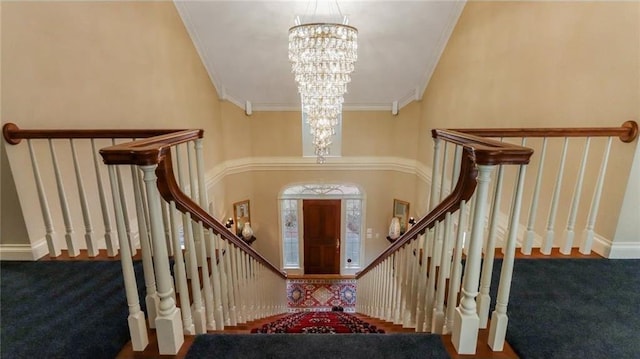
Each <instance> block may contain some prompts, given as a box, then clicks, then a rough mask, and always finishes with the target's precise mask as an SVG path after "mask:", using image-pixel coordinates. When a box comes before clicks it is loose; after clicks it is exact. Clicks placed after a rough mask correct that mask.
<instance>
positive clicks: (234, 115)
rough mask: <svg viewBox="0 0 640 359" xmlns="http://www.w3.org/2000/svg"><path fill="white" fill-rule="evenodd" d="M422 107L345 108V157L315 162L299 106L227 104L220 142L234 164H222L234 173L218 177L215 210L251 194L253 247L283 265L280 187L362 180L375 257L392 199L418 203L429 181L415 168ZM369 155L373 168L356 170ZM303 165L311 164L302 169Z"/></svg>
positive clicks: (220, 213)
mask: <svg viewBox="0 0 640 359" xmlns="http://www.w3.org/2000/svg"><path fill="white" fill-rule="evenodd" d="M420 111H421V109H420V105H419V104H418V103H411V104H409V105H408V106H406V107H404V108H403V109H402V110H401V111H400V113H399V115H398V116H392V115H391V112H390V111H346V112H344V114H343V125H342V126H343V137H342V156H343V157H342V158H340V159H332V158H329V159H328V160H327V163H326V164H324V165H316V164H314V163H309V160H305V159H303V158H302V157H301V154H302V140H301V135H300V134H301V126H302V124H301V117H300V116H301V115H300V112H299V111H284V112H280V111H274V112H262V111H254V112H253V114H252V115H251V116H246V115H245V113H244V110H242V109H240V108H238V107H237V106H235V105H233V104H230V103H228V102H223V103H222V114H223V118H224V121H223V127H224V132H223V133H224V134H225V137H224V138H223V139H222V141H223V143H224V147H225V149H224V151H225V154H226V159H227V162H226V165H228V166H229V167H228V168H226V167H225V169H223V171H225V173H227V174H228V175H226V176H225V177H224V179H223V180H221V181H220V183H221V184H222V185H223V186H224V191H223V192H224V202H225V203H224V208H223V209H218V210H217V212H216V216H217V217H218V218H226V217H229V216H231V214H232V205H233V203H234V202H238V201H242V200H245V199H249V200H250V201H251V222H252V227H253V229H254V231H255V233H256V237H257V238H258V240H257V241H256V242H255V243H254V247H255V248H256V249H257V250H258V251H259V252H260V253H262V254H264V255H265V256H266V257H267V258H268V259H269V260H270V261H272V262H273V263H274V264H275V265H280V234H279V214H278V196H279V194H280V193H281V191H282V190H283V189H284V188H285V187H286V186H288V185H292V184H298V183H352V184H356V185H358V186H360V187H361V188H363V190H364V191H365V193H366V198H367V201H366V208H365V212H366V219H365V227H366V228H371V229H372V232H373V234H374V236H373V237H374V238H371V239H366V240H365V257H366V258H367V260H370V259H373V258H374V257H375V256H376V255H378V254H379V253H380V252H381V251H383V250H384V249H385V248H386V246H388V244H389V243H388V242H387V240H386V236H387V232H388V226H389V221H390V219H391V216H392V207H393V199H394V198H398V199H402V200H406V201H409V202H410V203H412V204H413V203H414V201H416V200H417V198H416V189H417V187H418V185H417V183H418V182H420V183H424V182H423V181H419V179H418V176H417V175H416V174H415V168H413V167H415V161H414V159H415V156H416V151H417V147H418V142H417V138H418V131H417V127H418V126H419V120H420ZM226 134H230V135H229V136H227V135H226ZM429 141H430V140H429ZM367 161H368V162H370V164H371V165H370V166H369V168H368V169H362V170H357V167H359V166H360V165H362V163H363V162H367ZM389 161H391V162H403V161H404V162H405V163H408V164H409V165H410V166H411V167H412V168H411V169H410V170H407V169H406V168H402V169H398V168H395V167H394V166H393V164H391V165H390V163H389ZM262 164H268V166H269V170H260V168H261V167H260V166H261V165H262ZM301 166H310V167H305V168H307V169H306V170H303V169H301ZM403 171H404V172H403ZM210 193H211V191H210ZM219 199H220V198H218V200H219ZM218 203H219V202H218ZM418 208H420V207H419V206H416V207H415V208H414V207H411V208H410V209H411V213H412V215H416V213H420V212H418V211H417V210H418ZM375 234H378V235H377V236H376V235H375ZM365 262H366V261H365Z"/></svg>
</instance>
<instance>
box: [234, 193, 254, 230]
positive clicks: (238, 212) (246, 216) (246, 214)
mask: <svg viewBox="0 0 640 359" xmlns="http://www.w3.org/2000/svg"><path fill="white" fill-rule="evenodd" d="M233 217H234V222H235V225H236V234H237V235H238V236H242V228H243V227H244V224H245V223H247V222H251V212H250V211H249V200H245V201H240V202H236V203H234V204H233Z"/></svg>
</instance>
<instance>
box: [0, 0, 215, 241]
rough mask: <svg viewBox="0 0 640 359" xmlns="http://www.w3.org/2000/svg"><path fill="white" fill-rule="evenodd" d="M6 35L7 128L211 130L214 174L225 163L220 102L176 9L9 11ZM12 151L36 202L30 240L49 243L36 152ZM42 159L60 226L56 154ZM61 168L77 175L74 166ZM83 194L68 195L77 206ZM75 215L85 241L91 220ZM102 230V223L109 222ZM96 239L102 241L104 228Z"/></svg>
mask: <svg viewBox="0 0 640 359" xmlns="http://www.w3.org/2000/svg"><path fill="white" fill-rule="evenodd" d="M1 27H2V74H3V76H2V88H3V89H4V91H3V92H2V103H1V105H2V112H1V115H2V121H3V122H15V123H17V124H19V126H20V127H22V128H202V129H204V130H205V142H204V143H205V151H206V154H207V155H206V158H207V159H208V162H207V163H208V165H207V168H211V167H213V165H214V164H216V163H218V162H220V161H221V160H222V159H223V154H222V153H221V150H222V144H221V141H220V139H221V138H222V136H221V121H220V111H221V110H220V102H219V100H218V96H217V94H216V91H215V88H214V87H213V85H212V84H211V81H210V80H209V77H208V75H207V72H206V70H205V69H204V67H203V65H202V62H201V60H200V57H199V56H198V53H197V52H196V50H195V48H194V46H193V43H192V42H191V39H190V38H189V35H188V33H187V31H186V30H185V28H184V25H183V23H182V20H181V19H180V17H179V15H178V13H177V11H176V9H175V7H174V4H173V3H172V2H168V1H162V2H133V1H131V2H59V1H52V2H3V8H2V24H1ZM59 146H60V148H62V147H64V144H60V145H59ZM66 146H67V147H68V144H67V145H66ZM44 147H45V146H44V144H43V145H42V146H36V150H37V151H38V150H39V149H44ZM7 152H9V155H10V156H9V158H10V160H11V167H12V168H13V173H14V176H15V177H16V183H17V185H18V186H19V192H20V193H27V194H30V195H31V196H28V197H29V198H21V203H22V211H23V213H24V216H25V218H35V219H34V220H32V221H29V223H28V225H29V233H30V236H31V238H43V236H44V233H45V232H44V228H43V225H42V223H41V219H40V218H41V215H40V209H39V205H38V199H37V197H36V195H35V193H36V191H35V187H34V184H33V182H34V181H33V178H32V174H31V170H30V166H29V165H28V163H29V162H28V155H27V154H26V146H25V145H24V144H22V145H21V146H10V148H7ZM61 152H62V151H61ZM38 156H39V161H40V163H41V165H42V166H43V169H42V172H43V177H44V179H45V181H46V186H47V188H48V189H49V191H48V192H49V193H48V195H49V197H50V199H49V204H50V207H51V209H52V212H53V215H54V217H58V218H56V219H59V216H60V215H59V212H60V211H59V205H58V199H57V194H56V193H55V182H54V181H53V180H52V177H53V176H52V175H51V172H50V171H47V172H45V170H49V168H47V166H46V164H45V163H46V162H48V158H47V152H44V151H42V152H39V153H38ZM61 156H64V155H62V154H61ZM61 162H64V166H66V167H64V170H65V171H66V173H69V174H70V173H73V172H71V169H70V168H69V163H70V161H69V160H68V158H64V157H63V158H62V161H61ZM89 163H90V162H89ZM25 164H27V165H26V166H25ZM89 168H90V167H89ZM94 181H95V180H94ZM106 183H108V182H106ZM3 185H4V182H3ZM74 192H76V191H74V188H73V187H71V188H67V193H68V195H70V202H72V204H73V205H74V206H75V207H77V201H76V199H77V195H75V197H74V194H73V193H74ZM94 193H95V192H94ZM3 197H4V196H3ZM92 204H95V202H92ZM3 206H4V202H3ZM98 208H99V206H97V205H96V207H95V211H94V212H96V213H97V212H99V210H98ZM16 210H17V209H16ZM73 211H74V213H73V215H74V217H75V220H74V224H75V226H76V228H75V231H76V232H77V233H81V232H83V231H84V228H83V226H82V220H81V216H80V214H79V213H78V211H76V210H73ZM58 223H62V222H61V221H60V222H58ZM94 223H95V224H99V223H101V218H100V217H99V214H96V217H95V218H94ZM3 229H4V228H3ZM95 230H96V232H97V233H98V235H101V234H102V231H103V230H101V229H100V226H99V225H97V226H96V228H95ZM56 232H58V234H60V233H64V228H61V226H58V227H57V228H56ZM59 237H62V235H59ZM79 238H81V235H80V236H79ZM4 239H5V238H4V236H3V238H2V240H3V243H4Z"/></svg>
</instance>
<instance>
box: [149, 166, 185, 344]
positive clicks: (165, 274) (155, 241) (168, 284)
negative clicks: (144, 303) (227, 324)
mask: <svg viewBox="0 0 640 359" xmlns="http://www.w3.org/2000/svg"><path fill="white" fill-rule="evenodd" d="M156 167H157V165H150V166H141V168H142V171H143V172H144V177H143V179H144V182H145V187H146V193H147V201H148V205H149V217H150V218H151V243H152V246H153V264H154V268H155V272H156V280H157V282H158V296H159V297H160V305H159V307H158V315H157V317H156V333H157V335H158V350H159V352H160V354H170V355H175V354H177V353H178V350H180V347H181V346H182V343H183V342H184V336H183V332H182V318H181V314H180V308H177V307H176V303H175V300H174V298H173V285H172V279H171V272H170V270H169V255H168V251H167V247H166V242H165V238H164V228H163V222H162V213H160V211H161V207H160V193H159V192H158V188H157V187H156V180H157V177H156V174H155V169H156Z"/></svg>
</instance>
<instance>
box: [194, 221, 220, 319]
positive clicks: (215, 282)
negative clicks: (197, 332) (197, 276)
mask: <svg viewBox="0 0 640 359" xmlns="http://www.w3.org/2000/svg"><path fill="white" fill-rule="evenodd" d="M199 231H200V234H199V236H200V238H202V239H203V241H202V244H201V248H202V251H204V253H203V254H202V258H203V260H204V263H203V266H202V267H203V268H202V272H203V276H204V273H205V271H206V273H207V276H206V277H205V278H208V279H209V280H208V281H207V282H209V285H210V286H211V287H212V288H211V290H212V291H213V300H214V310H215V312H214V317H215V319H216V326H217V327H218V329H224V324H225V319H224V317H225V315H224V310H223V301H222V289H221V287H220V275H219V273H218V263H216V262H217V261H216V246H215V244H214V243H213V233H211V235H210V236H208V240H209V243H210V245H209V249H210V252H209V257H210V258H211V276H209V269H208V268H205V267H208V266H207V260H206V258H207V252H206V250H207V249H206V247H207V246H206V245H205V240H206V239H205V236H204V228H203V227H202V223H200V227H199Z"/></svg>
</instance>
